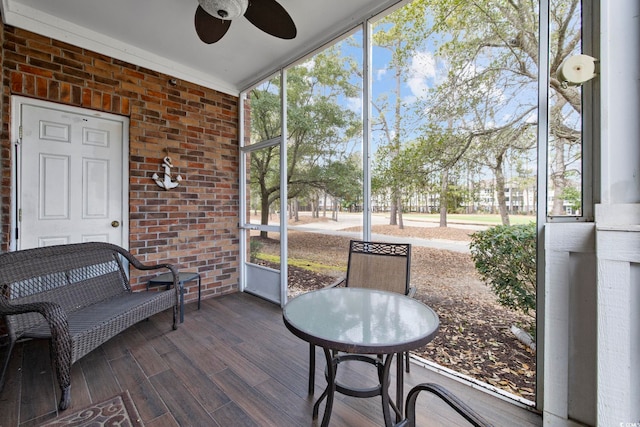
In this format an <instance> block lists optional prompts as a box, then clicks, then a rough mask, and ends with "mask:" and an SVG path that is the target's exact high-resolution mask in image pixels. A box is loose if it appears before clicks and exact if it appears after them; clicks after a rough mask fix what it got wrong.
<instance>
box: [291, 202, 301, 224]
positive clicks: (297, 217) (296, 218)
mask: <svg viewBox="0 0 640 427" xmlns="http://www.w3.org/2000/svg"><path fill="white" fill-rule="evenodd" d="M292 209H293V220H294V221H295V222H298V221H300V215H299V214H298V211H299V210H300V203H299V202H298V199H293V203H292Z"/></svg>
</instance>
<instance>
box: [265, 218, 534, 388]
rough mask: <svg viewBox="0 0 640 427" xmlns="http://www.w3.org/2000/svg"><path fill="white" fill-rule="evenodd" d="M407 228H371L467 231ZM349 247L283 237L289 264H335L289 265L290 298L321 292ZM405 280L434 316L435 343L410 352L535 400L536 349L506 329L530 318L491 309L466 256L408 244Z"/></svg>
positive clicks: (327, 239)
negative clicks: (437, 327)
mask: <svg viewBox="0 0 640 427" xmlns="http://www.w3.org/2000/svg"><path fill="white" fill-rule="evenodd" d="M407 228H412V229H411V230H407ZM407 228H405V229H404V230H398V228H397V227H392V226H375V227H374V229H373V231H374V232H375V233H380V234H394V235H399V233H398V232H399V231H400V232H401V233H403V234H404V235H410V236H413V237H422V238H437V239H447V240H465V239H469V235H470V234H471V233H472V231H469V230H461V229H453V228H447V229H444V230H443V229H441V228H439V227H434V228H424V227H407ZM413 228H415V229H413ZM446 230H449V232H447V231H446ZM405 233H407V234H405ZM435 236H437V237H435ZM254 238H255V237H254ZM262 242H263V247H262V250H261V251H262V252H267V253H269V252H275V251H277V250H279V245H278V243H279V242H277V241H272V240H268V239H267V240H262ZM348 242H349V239H348V238H346V237H339V236H327V235H318V234H314V233H305V232H296V231H291V232H289V243H288V246H289V258H290V259H291V258H293V259H297V260H304V259H307V260H312V261H313V263H315V264H318V263H319V264H323V265H327V266H333V267H334V269H333V271H323V272H321V273H320V272H314V271H311V270H309V269H306V268H301V267H294V266H291V265H290V266H289V269H288V270H289V280H288V281H289V293H290V295H291V296H294V295H297V294H298V293H301V292H308V291H311V290H315V289H320V288H322V287H324V286H326V285H328V284H330V283H333V282H334V281H335V280H336V277H339V276H341V275H343V274H344V273H343V272H344V269H345V268H346V254H347V251H348V249H347V248H348ZM411 283H412V285H413V286H416V288H417V293H416V298H417V299H419V300H421V301H422V302H424V303H425V304H427V305H429V306H430V307H431V308H433V309H434V310H435V311H436V313H437V314H438V316H439V317H440V331H439V332H438V335H437V336H436V338H435V339H434V340H433V341H432V342H431V343H429V344H428V345H427V346H425V347H424V348H421V349H418V350H416V351H415V352H414V353H416V354H418V355H419V356H421V357H423V358H425V359H427V360H430V361H433V362H435V363H437V364H439V365H441V366H444V367H447V368H450V369H452V370H455V371H457V372H459V373H461V374H464V375H467V376H470V377H472V378H475V379H477V380H480V381H482V382H485V383H488V384H491V385H493V386H495V387H497V388H500V389H502V390H505V391H507V392H509V393H513V394H515V395H517V396H521V397H523V398H525V399H529V400H531V401H533V400H535V380H536V378H535V352H534V351H532V350H531V349H530V348H529V347H527V346H526V345H524V344H522V343H521V342H520V341H518V340H517V339H516V338H515V336H514V335H513V334H512V333H511V332H510V327H511V325H519V326H522V325H525V326H526V325H527V324H530V323H531V322H532V320H533V319H531V318H529V317H528V316H524V315H521V314H519V313H515V312H513V311H511V310H508V309H506V308H504V307H502V306H500V305H499V304H497V302H496V298H495V296H494V295H493V294H492V292H491V290H490V289H489V288H488V287H487V286H486V285H485V284H484V283H482V282H481V281H480V280H479V278H478V276H477V274H476V271H475V268H474V266H473V262H472V260H471V257H470V255H468V254H462V253H457V252H451V251H446V250H437V249H431V248H424V247H413V248H412V263H411Z"/></svg>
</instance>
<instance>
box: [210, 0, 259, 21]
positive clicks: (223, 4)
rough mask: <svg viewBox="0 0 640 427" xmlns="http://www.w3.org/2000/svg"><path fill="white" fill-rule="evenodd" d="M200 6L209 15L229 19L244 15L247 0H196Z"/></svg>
mask: <svg viewBox="0 0 640 427" xmlns="http://www.w3.org/2000/svg"><path fill="white" fill-rule="evenodd" d="M198 3H200V6H202V8H203V9H204V10H205V11H206V12H207V13H208V14H209V15H211V16H215V17H216V18H220V19H224V20H231V19H234V18H237V17H239V16H242V15H244V13H245V12H246V11H247V7H248V6H249V0H198Z"/></svg>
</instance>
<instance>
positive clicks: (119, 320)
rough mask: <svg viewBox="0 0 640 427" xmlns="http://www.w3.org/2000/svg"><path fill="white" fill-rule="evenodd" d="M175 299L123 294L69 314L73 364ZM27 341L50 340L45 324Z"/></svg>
mask: <svg viewBox="0 0 640 427" xmlns="http://www.w3.org/2000/svg"><path fill="white" fill-rule="evenodd" d="M172 298H175V295H173V293H172V292H171V291H162V292H133V293H123V294H121V295H118V296H116V297H113V298H111V299H109V300H107V301H101V302H99V303H97V304H93V305H91V306H88V307H85V308H83V309H80V310H77V311H75V312H73V313H69V316H68V318H67V320H68V322H69V333H70V334H71V340H72V342H73V351H72V362H75V361H76V360H78V359H80V358H81V357H82V356H84V355H85V354H87V353H89V352H90V351H91V350H93V349H95V348H96V347H99V346H100V345H101V344H102V343H104V342H105V340H106V339H108V338H109V337H113V336H114V335H117V334H118V333H120V332H122V331H124V330H125V329H127V328H128V327H129V326H132V325H134V324H136V323H138V322H140V321H141V320H144V319H147V318H149V317H150V316H152V315H154V314H155V313H157V312H158V307H161V308H162V307H166V306H167V305H170V304H171V302H168V301H170V300H172ZM23 336H24V337H27V338H44V339H48V338H51V330H50V328H49V325H48V324H47V323H46V322H43V323H41V324H40V325H39V326H37V327H34V328H31V329H29V330H28V331H25V333H24V335H23Z"/></svg>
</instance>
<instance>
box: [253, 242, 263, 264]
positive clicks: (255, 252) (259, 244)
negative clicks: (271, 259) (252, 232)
mask: <svg viewBox="0 0 640 427" xmlns="http://www.w3.org/2000/svg"><path fill="white" fill-rule="evenodd" d="M262 246H264V245H263V243H262V242H261V241H260V240H258V239H256V238H251V240H249V260H250V261H251V262H255V261H257V259H258V254H259V253H260V251H261V250H262Z"/></svg>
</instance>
